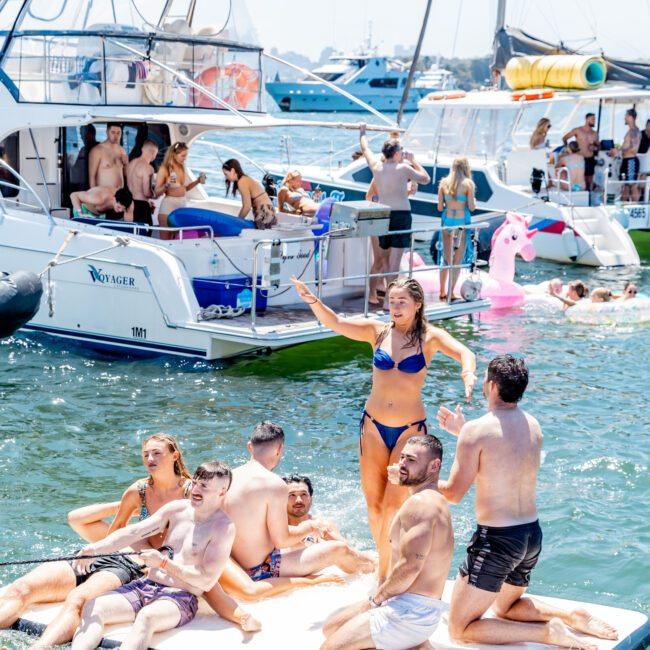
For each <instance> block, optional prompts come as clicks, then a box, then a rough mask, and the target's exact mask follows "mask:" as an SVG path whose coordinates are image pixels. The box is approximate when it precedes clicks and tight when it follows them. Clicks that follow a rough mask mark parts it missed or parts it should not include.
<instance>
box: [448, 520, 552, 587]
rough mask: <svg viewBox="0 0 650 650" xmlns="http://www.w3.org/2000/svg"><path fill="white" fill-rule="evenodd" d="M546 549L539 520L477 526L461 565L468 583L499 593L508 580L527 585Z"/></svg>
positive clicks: (461, 572)
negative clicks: (516, 523)
mask: <svg viewBox="0 0 650 650" xmlns="http://www.w3.org/2000/svg"><path fill="white" fill-rule="evenodd" d="M541 551H542V529H541V528H540V526H539V521H533V522H531V523H529V524H521V525H519V526H505V527H499V528H497V527H495V526H477V528H476V532H475V533H474V535H473V536H472V540H471V542H470V544H469V546H468V547H467V556H466V557H465V560H463V562H462V564H461V565H460V566H459V567H458V570H459V571H460V575H461V576H463V577H465V576H469V577H468V580H467V583H468V584H470V585H472V586H474V587H477V588H478V589H482V590H483V591H491V592H494V593H498V592H499V591H500V590H501V586H502V585H503V583H504V582H505V583H506V584H509V585H513V586H515V587H527V586H528V584H529V583H530V573H531V571H532V570H533V569H534V568H535V565H536V564H537V560H539V554H540V553H541Z"/></svg>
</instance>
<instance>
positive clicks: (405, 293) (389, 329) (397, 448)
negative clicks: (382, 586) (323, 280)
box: [292, 278, 476, 581]
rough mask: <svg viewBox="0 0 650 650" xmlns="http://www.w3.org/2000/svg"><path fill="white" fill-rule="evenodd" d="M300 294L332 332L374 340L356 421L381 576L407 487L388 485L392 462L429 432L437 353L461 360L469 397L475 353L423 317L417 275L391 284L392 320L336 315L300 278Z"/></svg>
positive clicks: (363, 478)
mask: <svg viewBox="0 0 650 650" xmlns="http://www.w3.org/2000/svg"><path fill="white" fill-rule="evenodd" d="M292 281H293V283H294V285H295V287H296V289H297V291H298V295H299V296H300V297H301V298H302V299H303V300H304V301H305V302H306V303H307V304H308V305H309V306H310V307H311V310H312V311H313V312H314V315H315V316H316V318H318V320H319V321H320V322H321V323H322V324H323V325H324V326H325V327H328V328H329V329H331V330H333V331H334V332H337V333H338V334H341V335H342V336H346V337H347V338H349V339H352V340H354V341H365V342H366V343H369V344H370V345H372V347H373V350H374V356H373V360H372V363H373V366H374V368H373V383H372V390H371V392H370V396H369V397H368V401H367V402H366V405H365V408H364V410H363V413H362V415H361V423H360V426H359V433H360V438H359V464H360V469H361V487H362V489H363V494H364V496H365V498H366V503H367V505H368V521H369V523H370V530H371V532H372V536H373V538H374V540H375V543H376V544H377V549H378V550H379V579H380V581H381V580H383V578H384V577H385V576H386V573H387V571H388V566H389V561H390V545H389V541H388V532H389V528H390V524H391V521H392V519H393V516H394V515H395V513H396V512H397V510H398V509H399V507H400V506H401V505H402V503H403V502H404V500H405V499H406V497H407V496H408V492H407V490H406V488H404V487H402V486H399V485H393V484H392V483H389V482H388V477H387V467H388V466H389V465H393V464H395V463H397V461H398V460H399V456H400V453H401V451H402V448H403V447H404V445H405V443H406V441H407V440H408V439H409V438H410V437H411V436H414V435H422V434H426V433H427V422H426V412H425V409H424V404H423V402H422V386H423V385H424V380H425V378H426V374H427V369H428V367H429V366H430V364H431V359H432V358H433V355H434V354H435V353H436V352H442V353H443V354H444V355H446V356H448V357H451V358H452V359H455V360H456V361H458V362H460V363H461V366H462V370H461V378H462V380H463V383H464V385H465V397H466V398H467V399H470V397H471V395H472V388H473V387H474V384H475V382H476V375H475V374H474V371H475V369H476V360H475V357H474V354H473V353H472V352H471V351H470V350H469V349H468V348H466V347H465V346H464V345H463V344H462V343H460V342H458V341H457V340H456V339H454V338H453V337H452V336H451V335H450V334H448V333H447V332H445V331H444V330H443V329H440V328H437V327H432V326H431V325H429V324H428V323H427V320H426V317H425V315H424V292H423V291H422V287H421V286H420V284H419V283H418V282H417V281H416V280H413V279H410V280H408V279H405V280H398V281H397V282H393V283H392V284H391V285H390V287H389V289H388V299H389V305H390V322H389V323H383V322H381V321H379V320H374V319H357V318H354V319H351V318H344V317H342V316H338V315H337V314H336V313H335V312H334V311H332V310H331V309H330V308H329V307H327V306H326V305H324V304H323V303H322V302H321V301H320V300H319V299H318V298H317V297H316V296H315V295H314V294H313V293H312V292H311V291H310V290H309V288H308V287H307V285H305V284H303V283H302V282H300V281H299V280H297V279H296V278H292Z"/></svg>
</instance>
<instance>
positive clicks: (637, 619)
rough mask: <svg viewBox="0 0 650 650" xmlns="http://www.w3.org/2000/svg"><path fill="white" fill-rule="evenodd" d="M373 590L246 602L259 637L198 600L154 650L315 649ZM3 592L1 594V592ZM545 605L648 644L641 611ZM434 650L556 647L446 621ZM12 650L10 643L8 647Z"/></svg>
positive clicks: (50, 607) (365, 586) (601, 643)
mask: <svg viewBox="0 0 650 650" xmlns="http://www.w3.org/2000/svg"><path fill="white" fill-rule="evenodd" d="M374 586H375V578H374V576H370V575H365V576H360V577H354V578H348V581H347V584H346V585H318V586H315V587H306V588H302V589H297V590H295V591H293V592H290V593H289V594H286V595H284V596H278V597H276V598H269V599H266V600H262V601H258V602H256V603H245V604H244V605H243V607H244V609H245V610H246V611H248V612H250V613H251V614H252V615H253V616H255V617H256V618H257V619H258V620H259V621H260V622H261V623H262V630H261V631H260V632H257V633H255V634H251V633H246V632H243V631H242V630H241V629H240V628H239V627H238V626H236V625H235V624H233V623H230V622H228V621H226V620H224V619H222V618H221V617H219V616H217V615H216V614H215V613H214V612H213V611H212V610H211V609H210V607H209V606H208V605H207V603H206V602H205V601H204V600H203V599H200V605H199V612H198V614H197V616H196V618H195V619H194V620H193V621H191V622H190V623H189V624H187V625H185V626H183V627H182V628H178V629H174V630H171V631H169V632H164V633H162V634H156V635H155V636H154V639H153V642H152V645H151V650H187V649H188V648H196V649H202V648H209V647H212V648H219V650H235V649H237V650H241V648H247V649H248V650H275V649H276V648H282V649H283V650H317V649H318V648H319V647H320V645H321V643H322V642H323V640H324V637H323V634H322V631H321V630H322V627H323V623H324V622H325V620H326V619H327V618H328V617H329V616H330V615H331V614H332V613H333V612H335V611H336V610H338V609H339V608H341V607H344V606H346V605H349V604H351V603H354V602H357V601H360V600H365V599H367V598H368V595H369V594H370V593H372V591H373V589H374ZM452 589H453V581H451V580H448V581H447V584H446V586H445V591H444V595H443V601H445V602H446V603H449V600H450V597H451V593H452ZM1 592H2V589H0V593H1ZM542 598H543V599H544V600H545V601H547V602H550V603H553V604H555V605H557V606H559V607H562V608H565V609H573V608H575V607H584V608H585V609H586V610H587V611H588V612H589V613H590V614H591V615H593V616H597V617H599V618H602V619H603V620H605V621H606V622H607V623H609V624H610V625H613V626H614V627H615V628H616V629H617V630H618V633H619V639H618V640H616V641H607V640H604V639H596V638H595V637H585V638H588V639H589V640H590V641H591V642H593V643H595V644H596V645H597V646H598V650H640V649H641V648H644V647H645V646H646V645H647V644H648V642H649V641H650V623H649V622H648V618H647V616H645V615H644V614H642V613H640V612H635V611H631V610H627V609H619V608H616V607H610V606H605V605H594V604H590V603H581V602H576V601H571V600H564V599H560V598H550V597H542ZM59 606H60V604H47V605H36V606H34V607H31V608H30V609H29V610H27V612H25V614H24V615H23V616H22V618H21V619H20V620H19V621H18V622H17V623H16V624H15V625H14V629H17V630H19V631H22V632H27V633H31V634H39V633H40V632H41V631H42V629H43V628H44V627H45V625H47V624H48V623H49V622H50V621H51V620H53V619H54V617H55V616H56V614H57V611H58V609H59ZM128 630H129V626H127V625H114V626H109V627H108V628H107V632H106V635H105V637H104V639H103V641H102V644H101V646H100V647H101V648H116V647H119V645H120V643H121V642H122V640H123V639H124V638H125V635H126V634H127V632H128ZM430 643H431V645H432V646H433V648H434V649H435V650H467V649H468V648H472V649H475V650H504V648H508V649H511V650H530V649H531V648H534V647H538V648H557V646H545V645H544V644H532V643H523V644H512V645H508V646H503V645H500V646H487V645H485V646H483V645H481V646H479V645H476V644H471V645H470V644H461V643H456V642H454V641H451V640H450V639H449V635H448V634H447V617H446V615H444V616H443V619H442V621H441V623H440V625H439V626H438V628H437V630H436V632H435V633H434V634H433V636H432V637H431V639H430ZM9 647H11V644H10V645H9Z"/></svg>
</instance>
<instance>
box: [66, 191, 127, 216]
mask: <svg viewBox="0 0 650 650" xmlns="http://www.w3.org/2000/svg"><path fill="white" fill-rule="evenodd" d="M70 202H71V203H72V216H73V217H90V218H92V219H113V220H120V219H123V220H124V221H133V195H132V194H131V192H130V191H129V190H128V189H127V188H126V187H121V188H120V189H115V188H114V187H91V188H90V189H89V190H86V191H85V192H73V193H72V194H70Z"/></svg>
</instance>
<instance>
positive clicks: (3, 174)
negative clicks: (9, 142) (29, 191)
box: [0, 146, 20, 198]
mask: <svg viewBox="0 0 650 650" xmlns="http://www.w3.org/2000/svg"><path fill="white" fill-rule="evenodd" d="M0 160H2V162H5V163H7V164H8V165H10V164H11V162H10V161H9V156H8V154H7V150H6V149H5V148H4V147H1V146H0ZM0 181H4V182H6V183H11V184H12V185H20V180H19V179H18V178H16V177H15V176H14V175H13V174H12V173H11V172H10V171H9V170H8V169H7V168H6V167H0ZM19 192H20V190H17V189H16V188H15V187H8V186H7V185H0V195H2V196H3V197H5V198H13V197H14V196H18V194H19Z"/></svg>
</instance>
